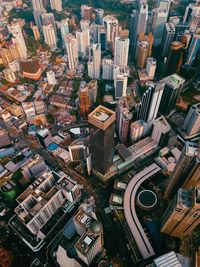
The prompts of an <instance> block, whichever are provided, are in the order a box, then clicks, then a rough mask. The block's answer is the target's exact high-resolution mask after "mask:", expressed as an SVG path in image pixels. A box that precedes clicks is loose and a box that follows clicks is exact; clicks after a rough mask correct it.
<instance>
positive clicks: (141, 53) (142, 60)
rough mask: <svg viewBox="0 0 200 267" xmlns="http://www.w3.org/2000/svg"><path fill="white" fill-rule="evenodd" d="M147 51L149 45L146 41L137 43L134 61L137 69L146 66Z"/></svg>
mask: <svg viewBox="0 0 200 267" xmlns="http://www.w3.org/2000/svg"><path fill="white" fill-rule="evenodd" d="M148 51H149V43H148V42H147V41H138V42H137V52H136V61H137V67H138V68H140V69H143V68H144V67H145V66H146V62H147V58H148Z"/></svg>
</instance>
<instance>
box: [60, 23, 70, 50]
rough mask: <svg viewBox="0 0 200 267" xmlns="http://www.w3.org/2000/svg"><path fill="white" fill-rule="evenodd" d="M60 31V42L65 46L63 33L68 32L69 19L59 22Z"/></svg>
mask: <svg viewBox="0 0 200 267" xmlns="http://www.w3.org/2000/svg"><path fill="white" fill-rule="evenodd" d="M60 32H61V37H62V43H63V46H64V47H65V46H66V44H65V35H66V34H68V33H69V19H63V20H61V22H60Z"/></svg>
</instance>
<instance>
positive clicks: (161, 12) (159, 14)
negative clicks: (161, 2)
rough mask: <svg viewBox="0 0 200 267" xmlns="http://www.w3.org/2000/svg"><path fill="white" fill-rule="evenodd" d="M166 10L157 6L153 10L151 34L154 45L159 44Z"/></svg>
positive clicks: (166, 14) (165, 20)
mask: <svg viewBox="0 0 200 267" xmlns="http://www.w3.org/2000/svg"><path fill="white" fill-rule="evenodd" d="M167 16H168V12H167V10H166V9H160V8H157V9H156V11H155V18H154V23H153V36H154V42H153V45H154V46H158V45H160V44H161V40H162V35H163V30H164V27H165V24H166V22H167Z"/></svg>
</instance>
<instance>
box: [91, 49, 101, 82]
mask: <svg viewBox="0 0 200 267" xmlns="http://www.w3.org/2000/svg"><path fill="white" fill-rule="evenodd" d="M89 51H90V52H89V55H90V58H89V61H88V75H89V76H90V77H91V78H93V79H100V76H101V44H93V45H92V46H91V47H90V48H89Z"/></svg>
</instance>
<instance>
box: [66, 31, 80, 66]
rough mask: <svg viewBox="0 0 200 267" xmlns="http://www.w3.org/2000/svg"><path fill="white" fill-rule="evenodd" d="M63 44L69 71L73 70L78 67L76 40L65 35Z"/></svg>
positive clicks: (70, 35)
mask: <svg viewBox="0 0 200 267" xmlns="http://www.w3.org/2000/svg"><path fill="white" fill-rule="evenodd" d="M65 44H66V50H67V55H68V64H69V68H70V70H75V69H76V68H77V66H78V46H77V41H76V38H75V37H74V36H73V35H72V34H70V33H68V34H67V35H65Z"/></svg>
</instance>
